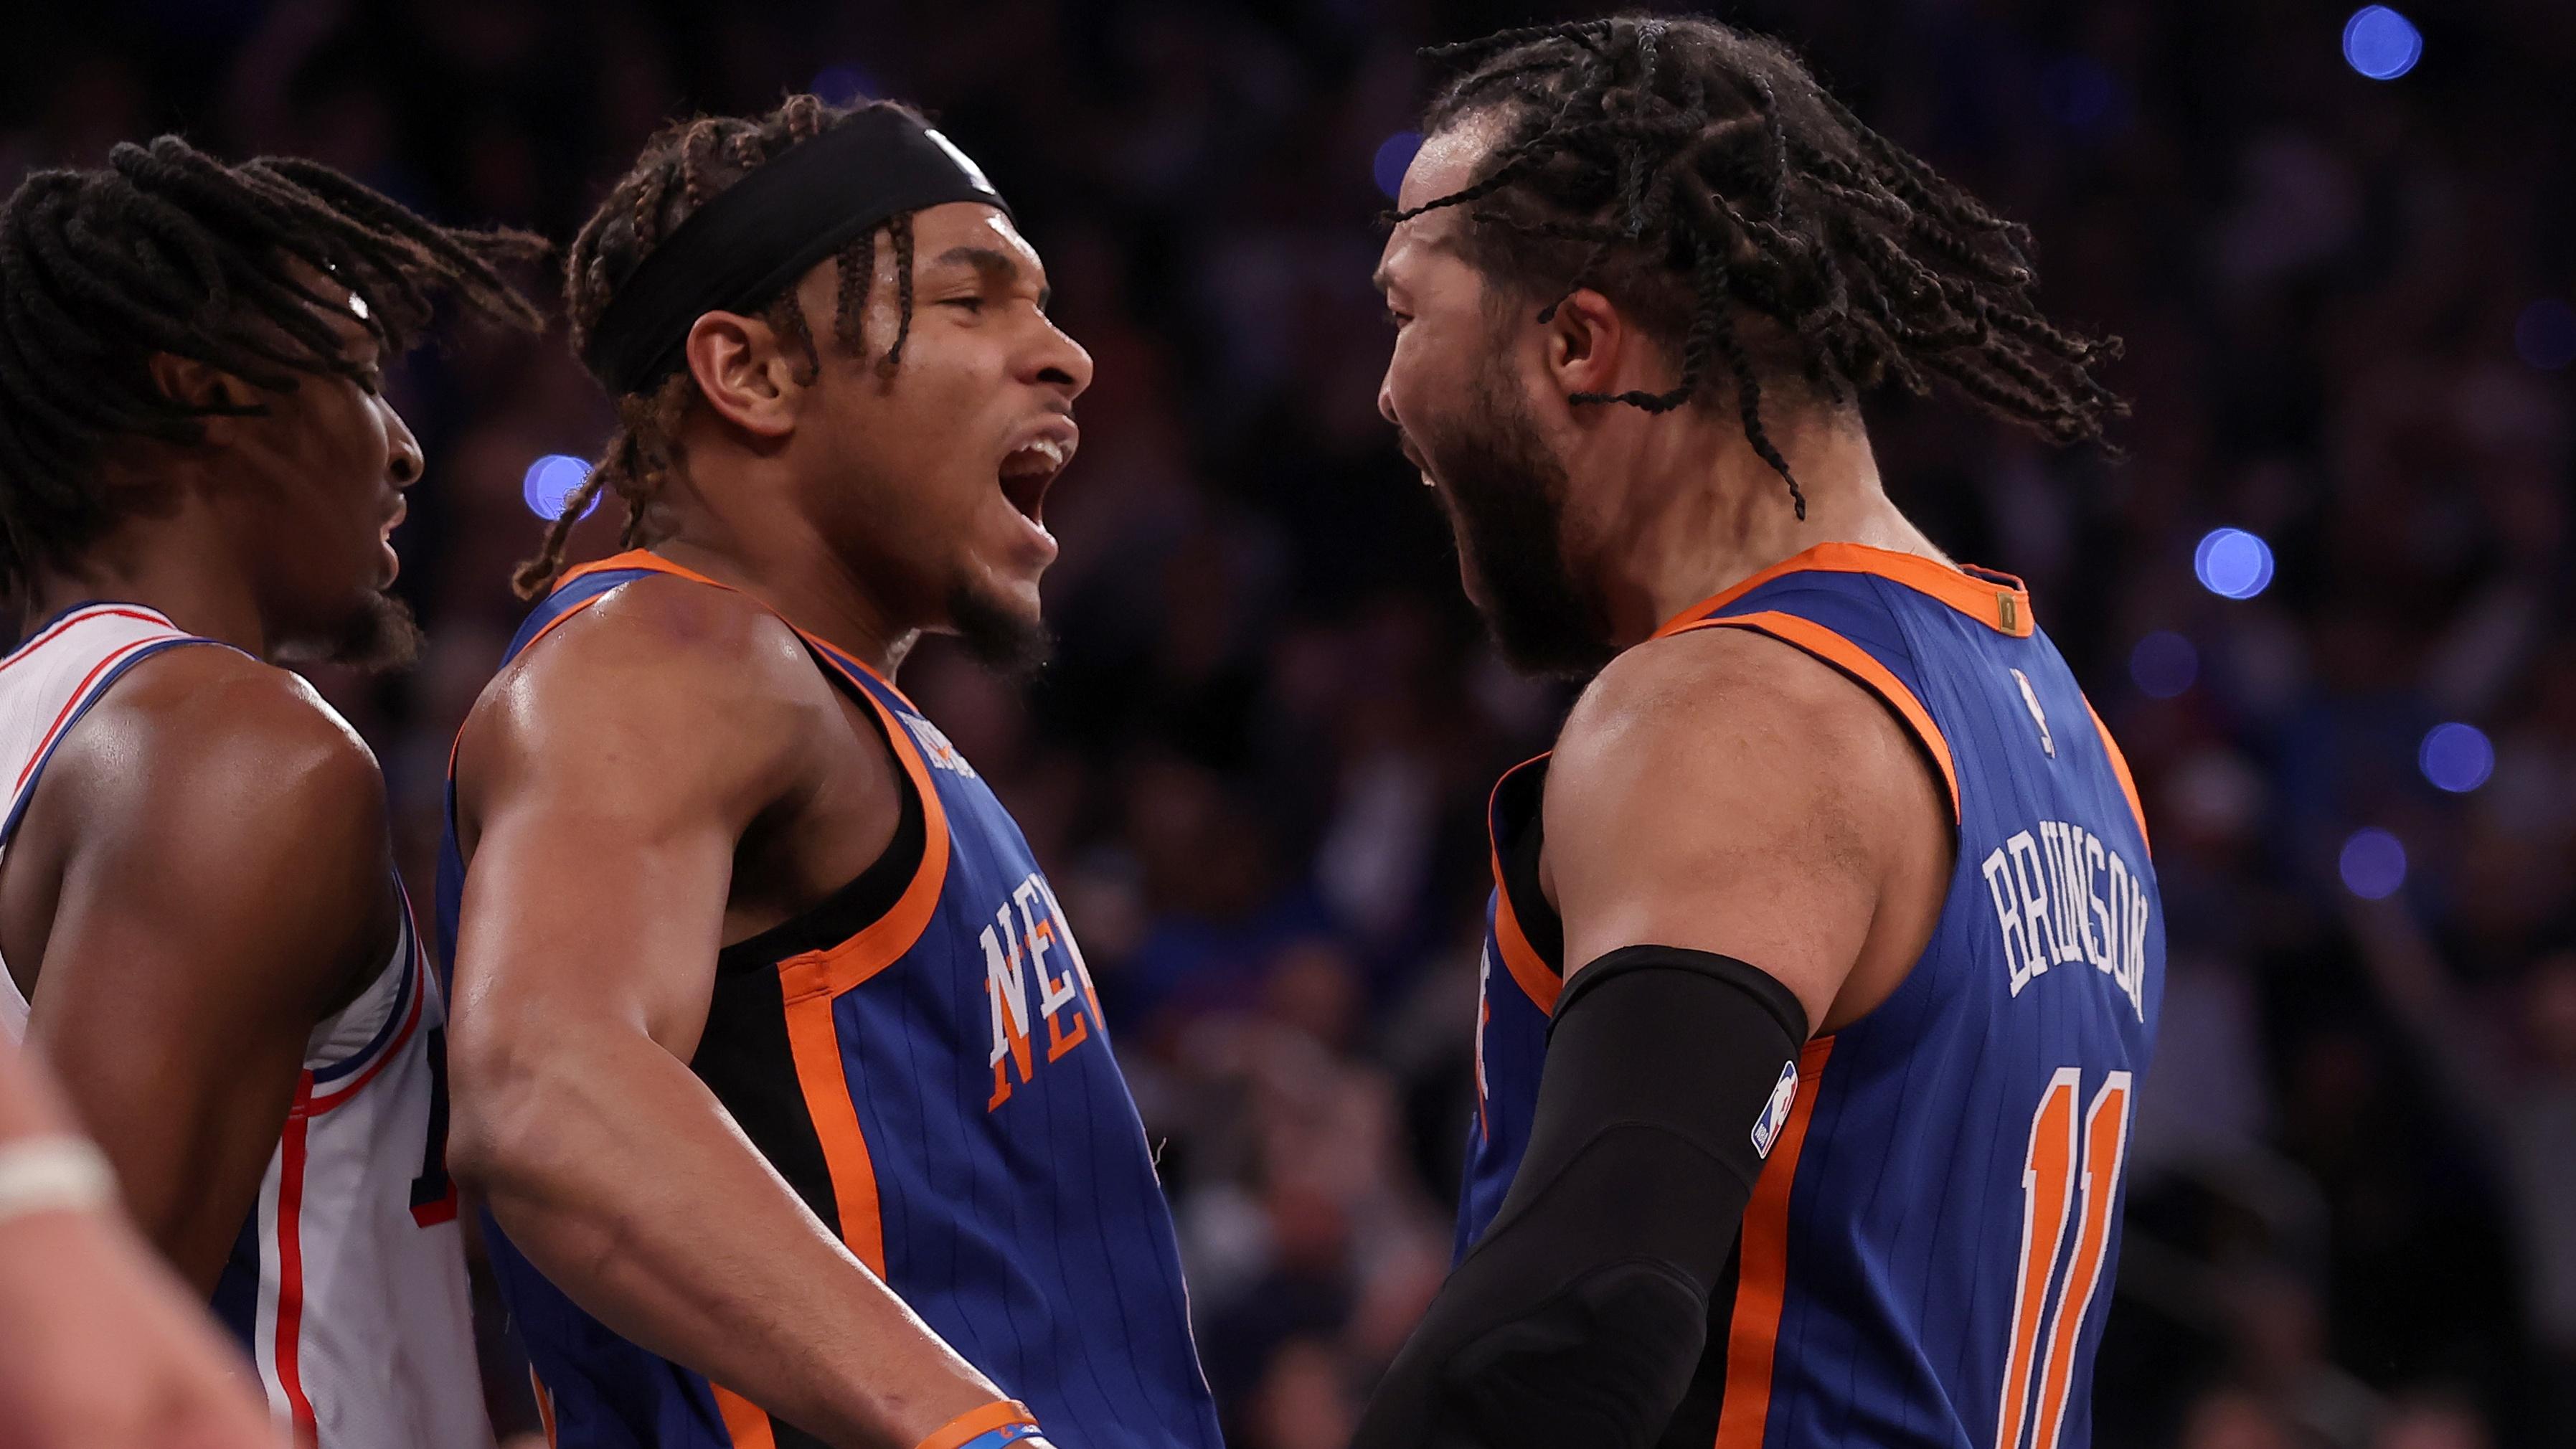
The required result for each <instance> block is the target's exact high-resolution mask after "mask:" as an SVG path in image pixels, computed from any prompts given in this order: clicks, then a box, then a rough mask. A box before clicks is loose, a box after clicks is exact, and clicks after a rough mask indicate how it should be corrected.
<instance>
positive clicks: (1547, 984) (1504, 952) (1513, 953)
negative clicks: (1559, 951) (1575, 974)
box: [1485, 755, 1565, 1016]
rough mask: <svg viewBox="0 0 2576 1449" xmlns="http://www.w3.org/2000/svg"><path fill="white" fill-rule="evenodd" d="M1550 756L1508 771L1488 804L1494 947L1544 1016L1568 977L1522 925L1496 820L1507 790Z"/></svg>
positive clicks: (1553, 1007) (1487, 850)
mask: <svg viewBox="0 0 2576 1449" xmlns="http://www.w3.org/2000/svg"><path fill="white" fill-rule="evenodd" d="M1547 758H1548V756H1546V755H1539V756H1536V757H1534V758H1531V759H1527V760H1523V761H1521V762H1520V763H1519V764H1517V765H1514V766H1513V767H1511V768H1510V769H1508V770H1505V771H1504V772H1503V775H1502V778H1501V779H1499V780H1496V781H1495V782H1494V788H1493V792H1492V794H1491V795H1490V796H1489V797H1488V799H1487V802H1486V806H1485V853H1486V858H1487V859H1488V860H1489V861H1490V862H1491V863H1492V867H1493V874H1494V949H1495V951H1496V953H1497V954H1499V955H1500V956H1501V957H1502V958H1503V969H1504V970H1505V971H1507V972H1509V973H1510V974H1511V978H1512V980H1513V982H1514V983H1515V984H1517V985H1518V986H1519V987H1520V989H1521V994H1522V995H1523V996H1526V997H1528V998H1529V999H1530V1004H1531V1005H1533V1006H1536V1007H1537V1008H1538V1009H1539V1014H1540V1015H1541V1016H1553V1015H1555V1014H1556V997H1557V993H1558V992H1560V991H1563V990H1564V989H1565V979H1564V978H1563V977H1561V976H1559V975H1557V974H1556V972H1555V971H1553V970H1551V969H1549V967H1548V964H1547V961H1546V958H1544V957H1542V956H1541V955H1540V954H1539V951H1538V948H1537V947H1536V946H1535V945H1532V944H1531V942H1530V938H1529V933H1528V932H1527V931H1525V930H1523V929H1522V928H1521V918H1520V912H1519V911H1517V910H1516V909H1514V908H1513V906H1512V885H1511V880H1510V878H1509V877H1508V876H1507V875H1506V873H1505V872H1504V870H1503V849H1502V844H1501V842H1500V841H1499V840H1497V839H1496V838H1495V829H1496V826H1495V819H1496V812H1497V810H1498V809H1499V808H1500V802H1501V800H1502V795H1503V791H1504V789H1505V788H1506V787H1508V786H1509V785H1510V784H1511V782H1512V781H1513V780H1514V779H1516V778H1518V777H1519V776H1520V773H1521V772H1522V771H1523V770H1526V769H1528V768H1530V767H1531V766H1533V765H1536V764H1538V763H1539V762H1540V761H1541V760H1545V759H1547Z"/></svg>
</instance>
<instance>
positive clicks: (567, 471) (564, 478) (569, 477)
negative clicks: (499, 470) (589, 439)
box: [519, 453, 599, 520]
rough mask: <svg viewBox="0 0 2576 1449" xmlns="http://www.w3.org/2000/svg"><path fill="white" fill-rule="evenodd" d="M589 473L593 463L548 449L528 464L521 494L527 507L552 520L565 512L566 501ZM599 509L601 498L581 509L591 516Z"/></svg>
mask: <svg viewBox="0 0 2576 1449" xmlns="http://www.w3.org/2000/svg"><path fill="white" fill-rule="evenodd" d="M589 477H590V463H589V460H587V459H584V458H576V457H573V456H572V455H570V454H568V453H548V454H546V455H545V456H544V457H542V458H539V459H538V460H537V461H535V462H533V463H530V464H529V465H528V476H527V478H526V479H525V480H524V481H523V482H522V483H521V484H520V487H519V496H520V497H521V498H523V499H525V500H526V501H527V504H528V511H529V512H530V513H533V514H535V515H536V516H538V517H539V518H543V519H548V520H552V519H555V518H558V517H560V516H562V514H563V510H564V503H565V502H566V501H567V500H569V499H570V498H571V497H572V495H573V490H574V489H577V488H579V487H580V486H581V485H582V484H583V483H584V482H585V481H587V480H588V479H589ZM598 510H599V500H598V499H597V498H593V499H591V500H590V506H589V507H588V508H585V509H583V510H582V511H581V516H582V517H584V518H588V517H589V516H590V515H591V514H593V513H595V512H597V511H598Z"/></svg>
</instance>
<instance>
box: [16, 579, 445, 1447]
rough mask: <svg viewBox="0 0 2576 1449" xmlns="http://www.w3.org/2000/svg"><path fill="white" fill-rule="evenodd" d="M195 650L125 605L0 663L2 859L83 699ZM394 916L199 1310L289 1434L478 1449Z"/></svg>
mask: <svg viewBox="0 0 2576 1449" xmlns="http://www.w3.org/2000/svg"><path fill="white" fill-rule="evenodd" d="M212 642H213V641H210V640H205V639H199V638H197V637H195V636H193V635H190V634H188V633H186V632H185V631H183V630H181V629H179V628H178V627H177V626H176V625H174V624H172V623H171V622H170V621H169V620H168V619H167V618H165V617H163V616H162V615H161V614H159V613H157V612H155V611H153V610H151V609H147V608H144V607H142V606H141V605H138V604H88V605H84V606H82V607H80V608H78V609H74V610H72V611H71V612H69V613H67V614H64V615H62V616H61V617H59V618H56V619H54V620H52V621H51V622H49V623H48V624H46V625H45V626H44V627H43V628H41V629H39V630H37V631H36V632H35V633H34V634H32V635H30V636H29V637H28V639H27V642H26V643H24V644H22V645H20V646H19V647H18V648H17V649H16V650H15V651H14V652H12V653H11V654H9V655H8V657H7V658H5V659H0V771H5V774H0V780H6V781H9V782H12V785H11V790H10V794H9V797H8V799H9V813H8V815H7V817H6V819H5V821H0V855H5V852H6V850H7V848H8V842H9V840H10V838H11V837H12V836H14V835H15V834H16V833H17V829H18V822H19V820H20V818H21V817H22V816H24V815H25V813H26V809H27V801H28V799H29V798H30V797H31V796H32V795H33V794H34V793H35V788H36V782H37V780H38V779H39V778H40V777H41V776H42V775H43V773H44V767H45V762H46V760H47V759H48V758H49V757H50V756H51V754H52V753H53V750H54V747H55V746H56V745H57V744H58V743H59V742H60V741H61V740H62V738H63V736H64V735H65V734H66V733H68V732H69V731H70V730H71V729H72V728H73V727H74V726H75V725H77V724H78V723H79V722H80V718H81V716H82V715H83V714H84V713H85V712H87V711H88V709H89V707H90V706H91V705H93V704H95V703H96V702H97V701H98V699H99V698H100V697H101V696H102V695H104V694H105V693H106V692H107V690H108V689H109V688H110V687H111V686H113V685H114V684H115V683H116V681H117V679H118V678H119V677H120V676H121V675H123V674H124V672H125V671H126V670H127V669H129V668H131V667H132V666H133V665H134V664H135V663H137V662H138V661H140V660H143V659H145V658H148V657H150V656H151V655H153V654H156V653H158V652H160V651H161V650H164V649H171V648H177V647H179V646H182V645H188V644H208V643H212ZM217 647H223V646H220V645H219V646H217ZM396 889H397V890H399V889H400V882H399V881H397V882H396ZM401 917H402V927H401V934H400V939H399V940H398V941H397V942H396V943H395V946H394V954H393V958H392V959H391V960H390V961H388V962H386V964H385V968H384V970H383V971H382V972H380V973H378V975H377V976H376V978H375V980H373V981H372V982H370V983H368V985H367V988H366V990H365V991H364V992H362V993H360V995H359V997H358V999H357V1000H356V1001H354V1002H351V1003H350V1004H349V1005H348V1006H347V1007H346V1008H344V1009H342V1010H341V1011H340V1012H339V1013H337V1014H336V1015H334V1016H332V1017H330V1018H328V1019H327V1020H325V1021H323V1022H322V1023H321V1024H320V1025H318V1026H316V1027H315V1028H314V1029H313V1034H312V1036H311V1038H310V1039H309V1041H308V1043H307V1046H306V1048H305V1058H304V1070H303V1071H302V1073H301V1074H299V1075H298V1076H297V1078H296V1083H295V1102H294V1106H293V1107H292V1108H290V1109H289V1111H288V1113H287V1117H286V1127H285V1131H284V1132H283V1133H282V1134H281V1135H280V1138H279V1141H278V1146H277V1151H276V1152H275V1153H274V1154H273V1155H271V1156H270V1158H269V1160H268V1171H267V1173H266V1174H265V1175H264V1176H263V1177H262V1178H261V1180H260V1185H259V1204H258V1206H257V1207H256V1208H255V1209H254V1210H253V1211H252V1213H251V1219H250V1221H249V1222H248V1223H247V1224H245V1225H244V1226H243V1229H242V1235H241V1238H240V1240H239V1241H238V1242H237V1243H236V1244H235V1245H234V1247H233V1256H232V1260H231V1261H230V1262H229V1263H227V1264H226V1265H225V1267H224V1273H223V1278H222V1280H221V1281H220V1282H219V1283H217V1285H216V1288H215V1301H214V1307H215V1312H216V1315H217V1316H218V1317H220V1318H222V1319H223V1320H224V1322H225V1323H226V1324H227V1325H228V1326H229V1327H230V1328H231V1329H232V1330H233V1332H234V1333H235V1334H237V1335H238V1336H239V1337H240V1338H241V1339H242V1341H243V1344H244V1346H245V1347H246V1348H247V1349H248V1350H249V1352H250V1355H251V1357H252V1358H253V1359H254V1360H255V1361H256V1362H257V1363H258V1365H259V1378H260V1383H261V1385H262V1387H264V1388H265V1389H266V1390H267V1391H268V1401H269V1405H270V1407H271V1408H272V1409H273V1410H274V1411H275V1412H276V1414H277V1415H278V1417H279V1418H280V1419H281V1420H284V1421H287V1422H289V1423H291V1424H292V1425H293V1426H294V1427H295V1430H296V1432H297V1438H298V1441H299V1442H301V1443H307V1444H315V1445H318V1446H319V1449H490V1446H491V1444H492V1430H491V1425H490V1422H489V1420H488V1419H487V1418H486V1417H485V1414H484V1411H483V1391H482V1381H481V1377H480V1375H479V1374H478V1372H477V1370H476V1365H475V1356H474V1326H473V1314H472V1308H471V1304H470V1301H469V1299H468V1297H467V1291H466V1286H465V1254H464V1241H463V1238H462V1236H461V1234H460V1232H459V1230H458V1227H457V1223H456V1192H455V1189H454V1188H453V1187H452V1186H451V1185H450V1184H449V1182H448V1177H447V1171H446V1148H447V1143H446V1138H447V1082H446V1076H447V1057H446V1031H445V1024H446V1015H445V1011H444V1009H443V1007H442V1004H441V1002H440V999H439V992H438V983H437V981H436V980H435V978H433V977H432V976H431V975H430V973H429V971H428V969H427V966H426V964H425V961H424V957H423V954H422V952H421V949H420V942H419V940H418V939H417V937H416V936H415V935H414V932H413V928H412V921H411V903H410V901H409V900H408V899H405V900H404V902H403V909H402V912H401ZM39 989H42V983H41V982H39ZM27 1010H28V1006H27V1001H26V999H25V998H24V997H23V996H21V995H20V994H19V991H18V986H17V982H16V980H15V978H13V977H12V976H10V975H9V973H8V972H7V970H6V968H5V967H0V1027H5V1028H6V1029H7V1031H8V1032H9V1034H10V1035H11V1036H12V1037H21V1036H23V1035H25V1032H26V1026H27Z"/></svg>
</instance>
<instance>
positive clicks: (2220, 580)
mask: <svg viewBox="0 0 2576 1449" xmlns="http://www.w3.org/2000/svg"><path fill="white" fill-rule="evenodd" d="M2191 571H2192V575H2193V576H2194V577H2195V578H2198V579H2199V580H2200V586H2201V587H2202V588H2204V589H2207V590H2209V591H2210V592H2211V593H2213V594H2216V595H2218V596H2219V597H2220V598H2222V599H2250V598H2252V597H2254V596H2255V595H2256V594H2259V593H2261V592H2263V591H2264V590H2265V589H2267V588H2270V587H2271V586H2272V546H2271V545H2270V544H2268V543H2265V542H2264V541H2263V540H2262V539H2261V538H2260V537H2258V536H2257V535H2254V534H2251V533H2248V532H2246V531H2245V530H2244V529H2241V528H2215V529H2211V530H2210V531H2209V533H2208V535H2207V536H2205V537H2203V538H2202V539H2201V541H2200V546H2199V547H2198V548H2195V549H2193V550H2192V554H2191Z"/></svg>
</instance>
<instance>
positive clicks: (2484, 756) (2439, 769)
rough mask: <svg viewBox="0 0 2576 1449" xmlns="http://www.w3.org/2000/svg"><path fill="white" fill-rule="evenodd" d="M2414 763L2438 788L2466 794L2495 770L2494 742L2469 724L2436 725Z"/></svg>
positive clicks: (2416, 755) (2484, 732) (2426, 735)
mask: <svg viewBox="0 0 2576 1449" xmlns="http://www.w3.org/2000/svg"><path fill="white" fill-rule="evenodd" d="M2415 764H2416V766H2417V768H2419V769H2421V770H2423V772H2424V778H2425V779H2427V780H2430V781H2432V782H2433V784H2434V787H2435V788H2437V789H2442V790H2448V791H2450V792H2451V793H2452V794H2454V795H2465V794H2467V793H2469V792H2470V791H2471V790H2474V789H2476V788H2478V787H2479V786H2480V785H2483V784H2485V783H2486V782H2487V777H2488V776H2490V775H2493V774H2494V773H2495V743H2494V741H2492V740H2489V739H2488V738H2487V735H2486V731H2484V730H2482V729H2479V728H2478V727H2477V726H2476V725H2469V724H2457V723H2454V724H2437V725H2435V726H2433V728H2432V729H2431V730H2429V731H2427V732H2426V733H2425V735H2424V746H2423V748H2422V749H2420V750H2417V751H2416V752H2415Z"/></svg>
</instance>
